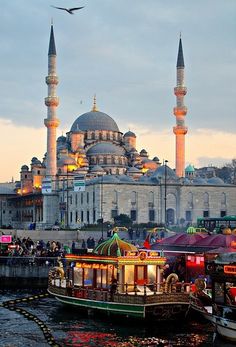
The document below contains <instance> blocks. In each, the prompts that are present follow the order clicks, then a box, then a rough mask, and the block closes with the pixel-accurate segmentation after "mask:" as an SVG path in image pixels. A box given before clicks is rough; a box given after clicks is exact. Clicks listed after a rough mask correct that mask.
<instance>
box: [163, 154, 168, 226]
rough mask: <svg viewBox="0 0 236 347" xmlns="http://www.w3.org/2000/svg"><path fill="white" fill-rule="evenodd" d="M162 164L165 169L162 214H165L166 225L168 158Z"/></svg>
mask: <svg viewBox="0 0 236 347" xmlns="http://www.w3.org/2000/svg"><path fill="white" fill-rule="evenodd" d="M164 163H165V164H164V165H165V171H164V173H165V181H164V187H165V190H164V213H165V214H164V216H165V227H166V226H167V213H166V190H167V189H166V188H167V186H166V181H167V163H168V160H165V161H164Z"/></svg>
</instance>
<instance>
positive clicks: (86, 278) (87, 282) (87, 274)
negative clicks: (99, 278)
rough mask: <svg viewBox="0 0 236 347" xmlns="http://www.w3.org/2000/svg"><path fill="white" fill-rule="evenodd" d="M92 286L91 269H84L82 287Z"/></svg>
mask: <svg viewBox="0 0 236 347" xmlns="http://www.w3.org/2000/svg"><path fill="white" fill-rule="evenodd" d="M92 284H93V269H86V268H85V269H84V286H85V287H88V286H92Z"/></svg>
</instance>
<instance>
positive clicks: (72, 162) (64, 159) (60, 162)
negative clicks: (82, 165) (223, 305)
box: [57, 156, 76, 166]
mask: <svg viewBox="0 0 236 347" xmlns="http://www.w3.org/2000/svg"><path fill="white" fill-rule="evenodd" d="M57 165H58V166H64V165H76V162H75V159H73V158H71V157H69V156H64V157H62V158H61V159H59V160H58V162H57Z"/></svg>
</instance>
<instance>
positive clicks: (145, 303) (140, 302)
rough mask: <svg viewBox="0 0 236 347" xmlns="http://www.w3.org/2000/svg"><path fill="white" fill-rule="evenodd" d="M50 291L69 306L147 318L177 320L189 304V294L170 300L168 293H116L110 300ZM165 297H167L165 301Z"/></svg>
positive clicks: (109, 313)
mask: <svg viewBox="0 0 236 347" xmlns="http://www.w3.org/2000/svg"><path fill="white" fill-rule="evenodd" d="M48 292H49V293H50V294H51V295H53V296H55V297H56V299H57V300H58V301H60V302H61V303H63V304H66V305H69V306H74V307H78V308H84V309H88V310H89V309H92V310H98V311H102V312H104V313H106V314H108V315H111V314H114V315H120V316H125V317H129V318H138V319H147V320H149V319H155V320H158V321H161V320H175V319H177V318H178V317H180V316H184V315H185V313H186V312H187V309H188V306H189V301H188V299H187V296H185V297H183V296H182V297H180V298H179V299H178V298H177V299H175V300H174V296H173V295H172V296H171V294H170V296H169V299H171V300H170V301H168V294H165V295H159V296H158V295H157V296H155V297H154V296H153V298H152V297H151V296H149V297H145V298H144V297H140V296H139V297H133V296H129V295H116V296H114V300H113V301H108V300H92V299H88V298H79V297H72V296H68V295H64V294H60V293H59V292H58V290H57V291H56V292H55V291H54V290H53V288H49V289H48ZM163 298H165V301H164V300H163Z"/></svg>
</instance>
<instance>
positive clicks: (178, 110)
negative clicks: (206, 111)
mask: <svg viewBox="0 0 236 347" xmlns="http://www.w3.org/2000/svg"><path fill="white" fill-rule="evenodd" d="M187 112H188V109H187V107H186V106H181V107H174V108H173V113H174V115H175V116H176V117H178V116H186V114H187Z"/></svg>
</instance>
